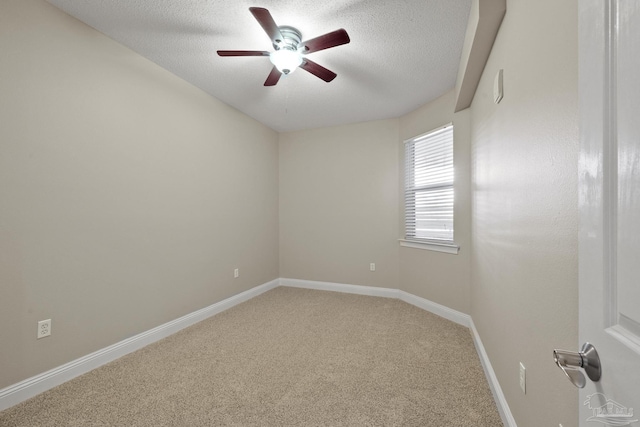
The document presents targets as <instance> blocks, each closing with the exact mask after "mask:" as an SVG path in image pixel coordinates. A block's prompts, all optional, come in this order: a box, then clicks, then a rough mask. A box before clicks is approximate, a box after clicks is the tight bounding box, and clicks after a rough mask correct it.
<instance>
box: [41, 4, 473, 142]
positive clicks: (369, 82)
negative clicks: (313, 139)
mask: <svg viewBox="0 0 640 427" xmlns="http://www.w3.org/2000/svg"><path fill="white" fill-rule="evenodd" d="M48 1H49V2H50V3H52V4H54V5H56V6H58V7H59V8H61V9H62V10H64V11H65V12H67V13H68V14H70V15H72V16H74V17H76V18H78V19H79V20H81V21H83V22H85V23H87V24H88V25H90V26H92V27H94V28H95V29H97V30H98V31H100V32H102V33H104V34H106V35H107V36H109V37H111V38H112V39H114V40H116V41H118V42H120V43H122V44H123V45H125V46H128V47H129V48H131V49H132V50H134V51H136V52H138V53H139V54H141V55H142V56H145V57H147V58H148V59H150V60H151V61H153V62H155V63H156V64H158V65H160V66H162V67H163V68H165V69H167V70H169V71H171V72H172V73H174V74H176V75H177V76H179V77H181V78H183V79H184V80H186V81H188V82H191V83H192V84H194V85H195V86H197V87H199V88H201V89H202V90H204V91H206V92H208V93H209V94H211V95H213V96H214V97H216V98H218V99H220V100H221V101H223V102H225V103H227V104H229V105H231V106H233V107H235V108H237V109H238V110H240V111H242V112H244V113H245V114H247V115H249V116H251V117H253V118H255V119H257V120H259V121H260V122H262V123H264V124H266V125H267V126H269V127H271V128H272V129H274V130H277V131H291V130H299V129H310V128H318V127H325V126H333V125H340V124H345V123H353V122H361V121H369V120H377V119H385V118H391V117H398V116H401V115H403V114H406V113H408V112H410V111H412V110H415V109H416V108H417V107H419V106H421V105H423V104H425V103H427V102H429V101H431V100H433V99H435V98H437V97H439V96H440V95H442V94H444V93H446V92H447V91H449V90H451V89H452V88H453V87H454V86H455V82H456V75H457V72H458V65H459V62H460V54H461V51H462V45H463V42H464V35H465V31H466V27H467V19H468V16H469V10H470V7H471V0H333V1H332V0H329V1H317V0H296V1H292V0H278V1H277V0H262V1H260V2H256V0H238V1H230V0H48ZM252 6H257V7H265V8H267V9H269V11H270V12H271V15H272V16H273V18H274V20H275V22H276V23H277V24H278V25H290V26H293V27H296V28H298V29H299V30H300V31H301V32H302V39H303V40H308V39H311V38H314V37H317V36H320V35H322V34H325V33H328V32H330V31H333V30H336V29H339V28H344V29H346V30H347V32H348V33H349V36H350V38H351V43H349V44H346V45H343V46H338V47H334V48H331V49H327V50H324V51H320V52H315V53H312V54H310V55H309V59H311V60H313V61H315V62H317V63H319V64H320V65H322V66H324V67H326V68H329V69H330V70H332V71H334V72H335V73H337V74H338V77H337V78H336V79H335V80H333V81H332V82H331V83H325V82H324V81H322V80H320V79H319V78H317V77H315V76H313V75H312V74H309V73H307V72H306V71H304V70H301V69H298V70H297V71H296V72H294V73H292V74H290V75H289V76H283V77H282V78H281V79H280V82H279V83H278V84H277V86H274V87H264V86H263V83H264V81H265V79H266V78H267V75H268V74H269V72H270V71H271V68H272V64H271V63H270V62H269V58H267V57H219V56H218V55H216V50H219V49H228V50H236V49H240V50H266V51H271V50H273V48H272V46H271V42H270V40H269V38H268V36H267V35H266V34H265V32H264V31H263V30H262V28H261V27H260V25H259V24H258V22H257V21H256V20H255V19H254V18H253V16H252V15H251V13H250V12H249V7H252Z"/></svg>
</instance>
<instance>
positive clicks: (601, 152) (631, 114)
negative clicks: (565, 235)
mask: <svg viewBox="0 0 640 427" xmlns="http://www.w3.org/2000/svg"><path fill="white" fill-rule="evenodd" d="M578 8H579V27H580V31H579V33H580V34H579V45H580V46H579V53H580V69H579V75H580V79H579V80H580V81H579V93H580V166H579V173H580V177H579V179H580V186H579V191H580V195H579V197H580V198H579V200H580V202H579V203H580V230H579V236H580V258H579V259H580V288H579V299H580V323H579V330H580V333H579V335H580V343H584V342H587V341H588V342H590V343H592V344H593V345H594V346H595V348H596V350H597V352H598V353H599V356H600V361H601V366H602V377H601V379H600V381H598V382H593V381H590V380H588V379H587V381H586V386H585V388H583V389H581V391H580V400H579V402H578V407H579V408H580V409H579V422H580V427H587V426H590V427H593V426H602V425H605V426H606V425H611V426H623V425H630V426H640V422H639V421H638V420H639V419H640V0H579V1H578Z"/></svg>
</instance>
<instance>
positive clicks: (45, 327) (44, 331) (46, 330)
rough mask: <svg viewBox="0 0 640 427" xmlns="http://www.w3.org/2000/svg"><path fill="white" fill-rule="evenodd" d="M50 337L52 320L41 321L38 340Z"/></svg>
mask: <svg viewBox="0 0 640 427" xmlns="http://www.w3.org/2000/svg"><path fill="white" fill-rule="evenodd" d="M49 335H51V319H47V320H41V321H39V322H38V335H37V338H38V339H40V338H44V337H48V336H49Z"/></svg>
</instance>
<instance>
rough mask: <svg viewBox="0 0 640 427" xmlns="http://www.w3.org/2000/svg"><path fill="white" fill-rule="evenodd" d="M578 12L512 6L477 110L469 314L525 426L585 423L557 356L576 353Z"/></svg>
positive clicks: (557, 5) (560, 6)
mask: <svg viewBox="0 0 640 427" xmlns="http://www.w3.org/2000/svg"><path fill="white" fill-rule="evenodd" d="M577 3H578V2H576V1H570V2H557V1H553V0H542V1H509V2H508V4H507V14H506V16H505V20H504V21H503V23H502V27H501V29H500V32H499V34H498V38H497V40H496V44H495V45H494V47H493V51H492V54H491V56H490V59H489V62H488V63H487V66H486V68H485V71H484V74H483V77H482V80H481V82H480V86H479V88H478V91H477V93H476V95H475V99H474V101H473V103H472V106H471V112H472V153H473V171H474V172H473V222H472V228H473V251H472V272H473V274H472V278H473V279H472V287H471V294H472V295H471V296H472V303H471V305H472V311H471V314H472V317H473V320H474V322H475V324H476V326H477V328H478V330H479V333H480V336H481V337H482V341H483V343H484V346H485V348H486V350H487V353H488V354H489V357H490V359H491V363H492V365H493V368H494V369H495V371H496V374H497V377H498V380H499V381H500V384H501V386H502V390H503V391H504V393H505V395H506V398H507V401H508V403H509V405H510V407H511V411H512V412H513V415H514V416H515V419H516V422H517V423H518V426H519V427H528V426H557V425H558V423H562V424H563V425H564V427H569V426H576V425H577V422H578V420H577V410H576V409H577V404H578V402H577V392H576V389H575V388H574V387H573V386H571V385H570V384H569V382H568V381H567V380H566V379H565V378H564V376H563V375H562V373H561V372H560V371H559V369H558V368H557V367H556V366H555V365H554V363H553V358H552V350H553V349H554V348H569V349H577V348H578V342H577V337H578V336H577V321H578V312H577V310H578V308H577V303H578V299H577V297H578V286H577V283H578V277H577V276H578V259H577V249H578V242H577V232H578V215H577V214H578V212H577V209H578V190H577V164H578V121H577V100H578V67H577V52H578V45H577V16H578V15H577ZM501 68H502V69H504V99H503V100H502V102H501V103H500V104H499V105H495V104H494V103H493V102H492V90H493V79H494V76H495V74H496V72H497V70H498V69H501ZM519 362H523V363H524V365H525V366H526V368H527V394H526V395H525V394H523V393H522V392H521V391H520V389H519V384H518V363H519Z"/></svg>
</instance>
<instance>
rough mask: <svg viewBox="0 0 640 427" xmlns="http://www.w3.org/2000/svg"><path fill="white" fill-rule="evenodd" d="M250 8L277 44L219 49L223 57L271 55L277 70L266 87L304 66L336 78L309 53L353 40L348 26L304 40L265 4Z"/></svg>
mask: <svg viewBox="0 0 640 427" xmlns="http://www.w3.org/2000/svg"><path fill="white" fill-rule="evenodd" d="M249 11H251V13H252V14H253V16H254V18H256V20H257V21H258V23H259V24H260V25H261V26H262V28H263V29H264V31H265V32H266V33H267V35H268V36H269V38H270V39H271V42H272V43H273V48H274V49H275V50H274V51H273V52H265V51H259V50H219V51H218V55H220V56H268V57H269V59H270V60H271V62H272V63H273V69H272V70H271V73H269V76H268V77H267V80H266V81H265V82H264V85H265V86H275V85H276V83H278V80H280V76H282V74H285V75H287V74H289V73H292V72H293V71H295V69H296V68H298V67H300V68H302V69H303V70H305V71H308V72H309V73H311V74H313V75H314V76H316V77H319V78H321V79H322V80H324V81H325V82H327V83H328V82H330V81H332V80H333V79H335V78H336V75H337V74H336V73H334V72H333V71H331V70H328V69H326V68H324V67H323V66H322V65H319V64H316V63H315V62H313V61H311V60H309V59H307V57H306V55H308V54H310V53H313V52H317V51H319V50H324V49H329V48H330V47H336V46H340V45H343V44H347V43H349V42H350V41H351V40H350V39H349V35H348V34H347V32H346V31H345V30H344V29H342V28H341V29H339V30H336V31H332V32H330V33H327V34H325V35H322V36H319V37H316V38H314V39H311V40H307V41H301V40H302V34H301V33H300V31H298V29H296V28H293V27H289V26H286V25H282V26H278V25H276V22H275V21H274V20H273V17H272V16H271V13H269V11H268V10H267V9H265V8H262V7H250V8H249Z"/></svg>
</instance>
